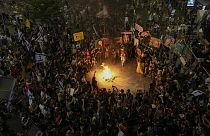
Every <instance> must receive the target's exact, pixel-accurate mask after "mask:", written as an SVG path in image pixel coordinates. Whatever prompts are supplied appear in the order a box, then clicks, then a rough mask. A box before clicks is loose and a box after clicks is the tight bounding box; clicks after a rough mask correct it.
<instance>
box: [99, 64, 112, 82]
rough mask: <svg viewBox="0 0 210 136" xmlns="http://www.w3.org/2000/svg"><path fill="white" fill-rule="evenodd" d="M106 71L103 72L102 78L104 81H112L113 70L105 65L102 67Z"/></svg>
mask: <svg viewBox="0 0 210 136" xmlns="http://www.w3.org/2000/svg"><path fill="white" fill-rule="evenodd" d="M101 66H102V67H103V68H104V69H103V71H102V77H103V78H104V79H111V78H112V73H111V70H110V68H109V67H108V66H105V65H104V63H102V65H101Z"/></svg>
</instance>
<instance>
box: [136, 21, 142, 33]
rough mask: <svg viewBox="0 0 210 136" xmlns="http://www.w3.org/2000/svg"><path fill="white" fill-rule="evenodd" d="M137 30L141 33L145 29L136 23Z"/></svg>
mask: <svg viewBox="0 0 210 136" xmlns="http://www.w3.org/2000/svg"><path fill="white" fill-rule="evenodd" d="M134 27H135V29H136V30H137V31H139V32H143V30H144V29H143V27H141V26H140V25H139V24H137V23H135V26H134Z"/></svg>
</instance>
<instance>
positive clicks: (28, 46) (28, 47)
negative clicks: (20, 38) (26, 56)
mask: <svg viewBox="0 0 210 136" xmlns="http://www.w3.org/2000/svg"><path fill="white" fill-rule="evenodd" d="M30 46H31V45H30V43H29V42H28V41H27V40H26V48H27V50H28V51H29V50H30Z"/></svg>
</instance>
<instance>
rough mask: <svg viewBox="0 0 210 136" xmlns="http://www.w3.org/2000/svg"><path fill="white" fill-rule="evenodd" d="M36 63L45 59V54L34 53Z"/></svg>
mask: <svg viewBox="0 0 210 136" xmlns="http://www.w3.org/2000/svg"><path fill="white" fill-rule="evenodd" d="M35 60H36V63H42V62H44V61H45V60H46V54H44V53H37V52H36V53H35Z"/></svg>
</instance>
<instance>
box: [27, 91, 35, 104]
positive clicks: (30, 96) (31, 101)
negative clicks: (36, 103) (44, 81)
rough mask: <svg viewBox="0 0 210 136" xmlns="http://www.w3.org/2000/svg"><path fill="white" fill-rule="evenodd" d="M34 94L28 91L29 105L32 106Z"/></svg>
mask: <svg viewBox="0 0 210 136" xmlns="http://www.w3.org/2000/svg"><path fill="white" fill-rule="evenodd" d="M33 98H34V96H33V93H32V92H31V91H30V90H29V89H28V102H29V105H31V104H32V103H33Z"/></svg>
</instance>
